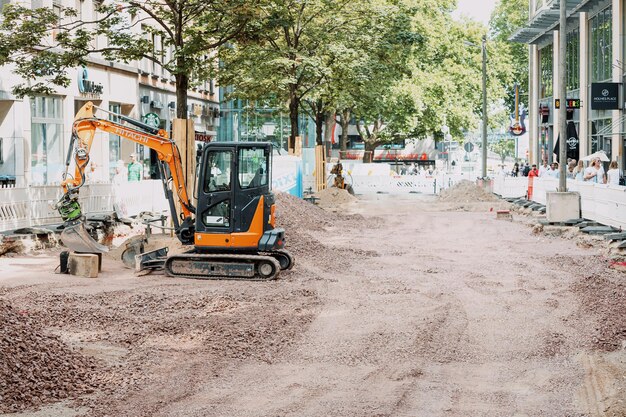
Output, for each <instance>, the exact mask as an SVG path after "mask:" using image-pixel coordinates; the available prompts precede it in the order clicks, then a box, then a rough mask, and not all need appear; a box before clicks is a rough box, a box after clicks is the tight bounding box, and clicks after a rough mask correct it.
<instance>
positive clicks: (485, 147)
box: [482, 0, 564, 178]
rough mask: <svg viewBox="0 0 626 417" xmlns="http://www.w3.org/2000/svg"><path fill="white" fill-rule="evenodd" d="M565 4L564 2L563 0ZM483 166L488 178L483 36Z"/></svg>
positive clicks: (483, 174) (485, 60)
mask: <svg viewBox="0 0 626 417" xmlns="http://www.w3.org/2000/svg"><path fill="white" fill-rule="evenodd" d="M562 2H563V3H564V1H563V0H562ZM482 46H483V149H482V151H483V166H482V177H483V178H487V35H484V36H483V45H482Z"/></svg>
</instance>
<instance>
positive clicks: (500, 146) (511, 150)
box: [489, 139, 515, 163]
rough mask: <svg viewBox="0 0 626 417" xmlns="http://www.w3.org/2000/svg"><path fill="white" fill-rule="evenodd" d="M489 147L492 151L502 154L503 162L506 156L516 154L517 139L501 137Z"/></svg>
mask: <svg viewBox="0 0 626 417" xmlns="http://www.w3.org/2000/svg"><path fill="white" fill-rule="evenodd" d="M489 149H491V151H492V152H495V153H497V154H498V155H499V156H500V159H501V161H502V163H504V161H505V160H506V158H508V157H510V156H515V139H501V140H499V141H497V142H494V143H491V144H490V145H489Z"/></svg>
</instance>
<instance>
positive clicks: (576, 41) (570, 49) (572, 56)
mask: <svg viewBox="0 0 626 417" xmlns="http://www.w3.org/2000/svg"><path fill="white" fill-rule="evenodd" d="M565 66H566V67H567V69H566V71H567V82H566V86H567V91H572V90H578V89H579V88H580V32H579V30H578V29H574V30H572V31H571V32H569V33H568V34H567V53H566V54H565ZM568 97H569V96H568Z"/></svg>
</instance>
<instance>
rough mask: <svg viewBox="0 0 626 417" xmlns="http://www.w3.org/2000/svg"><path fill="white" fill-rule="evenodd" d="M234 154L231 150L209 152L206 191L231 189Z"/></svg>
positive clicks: (206, 167)
mask: <svg viewBox="0 0 626 417" xmlns="http://www.w3.org/2000/svg"><path fill="white" fill-rule="evenodd" d="M232 155H233V154H232V152H230V151H211V152H209V154H208V158H207V163H206V165H205V172H204V192H205V193H211V192H215V191H229V190H230V186H231V185H230V167H231V162H232V157H233V156H232Z"/></svg>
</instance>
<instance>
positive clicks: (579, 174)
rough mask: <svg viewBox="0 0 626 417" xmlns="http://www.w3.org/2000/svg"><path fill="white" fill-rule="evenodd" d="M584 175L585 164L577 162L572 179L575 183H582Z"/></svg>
mask: <svg viewBox="0 0 626 417" xmlns="http://www.w3.org/2000/svg"><path fill="white" fill-rule="evenodd" d="M584 175H585V164H584V163H583V161H578V165H576V167H575V168H574V179H575V180H576V181H583V176H584Z"/></svg>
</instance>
